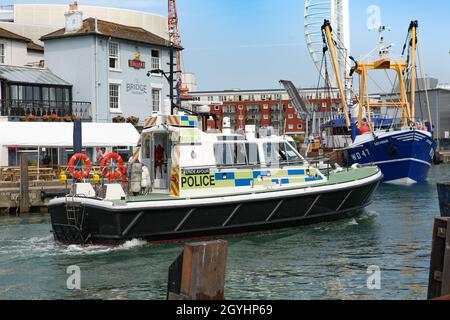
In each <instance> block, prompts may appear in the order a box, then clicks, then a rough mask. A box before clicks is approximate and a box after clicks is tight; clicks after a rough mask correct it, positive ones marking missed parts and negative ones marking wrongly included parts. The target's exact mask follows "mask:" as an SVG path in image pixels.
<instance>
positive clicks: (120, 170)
mask: <svg viewBox="0 0 450 320" xmlns="http://www.w3.org/2000/svg"><path fill="white" fill-rule="evenodd" d="M111 159H116V160H117V164H118V167H117V171H114V172H109V170H108V168H107V162H108V161H109V160H111ZM101 169H102V173H103V176H104V177H105V178H107V179H108V180H117V179H119V178H120V176H122V175H125V174H126V171H127V167H126V166H125V165H124V163H123V160H122V157H121V156H120V155H119V154H117V153H115V152H111V153H108V154H107V155H106V156H105V157H104V158H103V159H102V162H101Z"/></svg>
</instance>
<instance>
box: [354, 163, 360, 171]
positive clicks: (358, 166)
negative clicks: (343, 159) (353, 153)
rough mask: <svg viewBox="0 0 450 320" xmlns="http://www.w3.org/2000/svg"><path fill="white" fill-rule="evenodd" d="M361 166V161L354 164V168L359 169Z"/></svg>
mask: <svg viewBox="0 0 450 320" xmlns="http://www.w3.org/2000/svg"><path fill="white" fill-rule="evenodd" d="M359 168H361V166H360V165H359V163H355V164H354V165H352V169H355V170H356V169H359Z"/></svg>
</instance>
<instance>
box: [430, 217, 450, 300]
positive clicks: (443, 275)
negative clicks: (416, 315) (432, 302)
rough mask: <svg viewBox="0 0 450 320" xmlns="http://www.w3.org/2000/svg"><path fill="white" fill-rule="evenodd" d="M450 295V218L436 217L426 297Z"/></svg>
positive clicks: (433, 297)
mask: <svg viewBox="0 0 450 320" xmlns="http://www.w3.org/2000/svg"><path fill="white" fill-rule="evenodd" d="M447 295H450V218H447V217H446V218H436V219H435V220H434V228H433V244H432V251H431V261H430V275H429V282H428V299H436V298H439V297H443V296H447Z"/></svg>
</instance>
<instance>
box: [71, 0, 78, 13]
mask: <svg viewBox="0 0 450 320" xmlns="http://www.w3.org/2000/svg"><path fill="white" fill-rule="evenodd" d="M69 11H78V3H77V2H76V1H74V3H71V4H69Z"/></svg>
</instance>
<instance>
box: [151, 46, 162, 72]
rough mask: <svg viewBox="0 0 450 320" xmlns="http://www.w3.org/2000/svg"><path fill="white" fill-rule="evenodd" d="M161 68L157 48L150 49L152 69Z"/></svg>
mask: <svg viewBox="0 0 450 320" xmlns="http://www.w3.org/2000/svg"><path fill="white" fill-rule="evenodd" d="M153 69H161V57H160V53H159V50H152V70H153Z"/></svg>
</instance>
